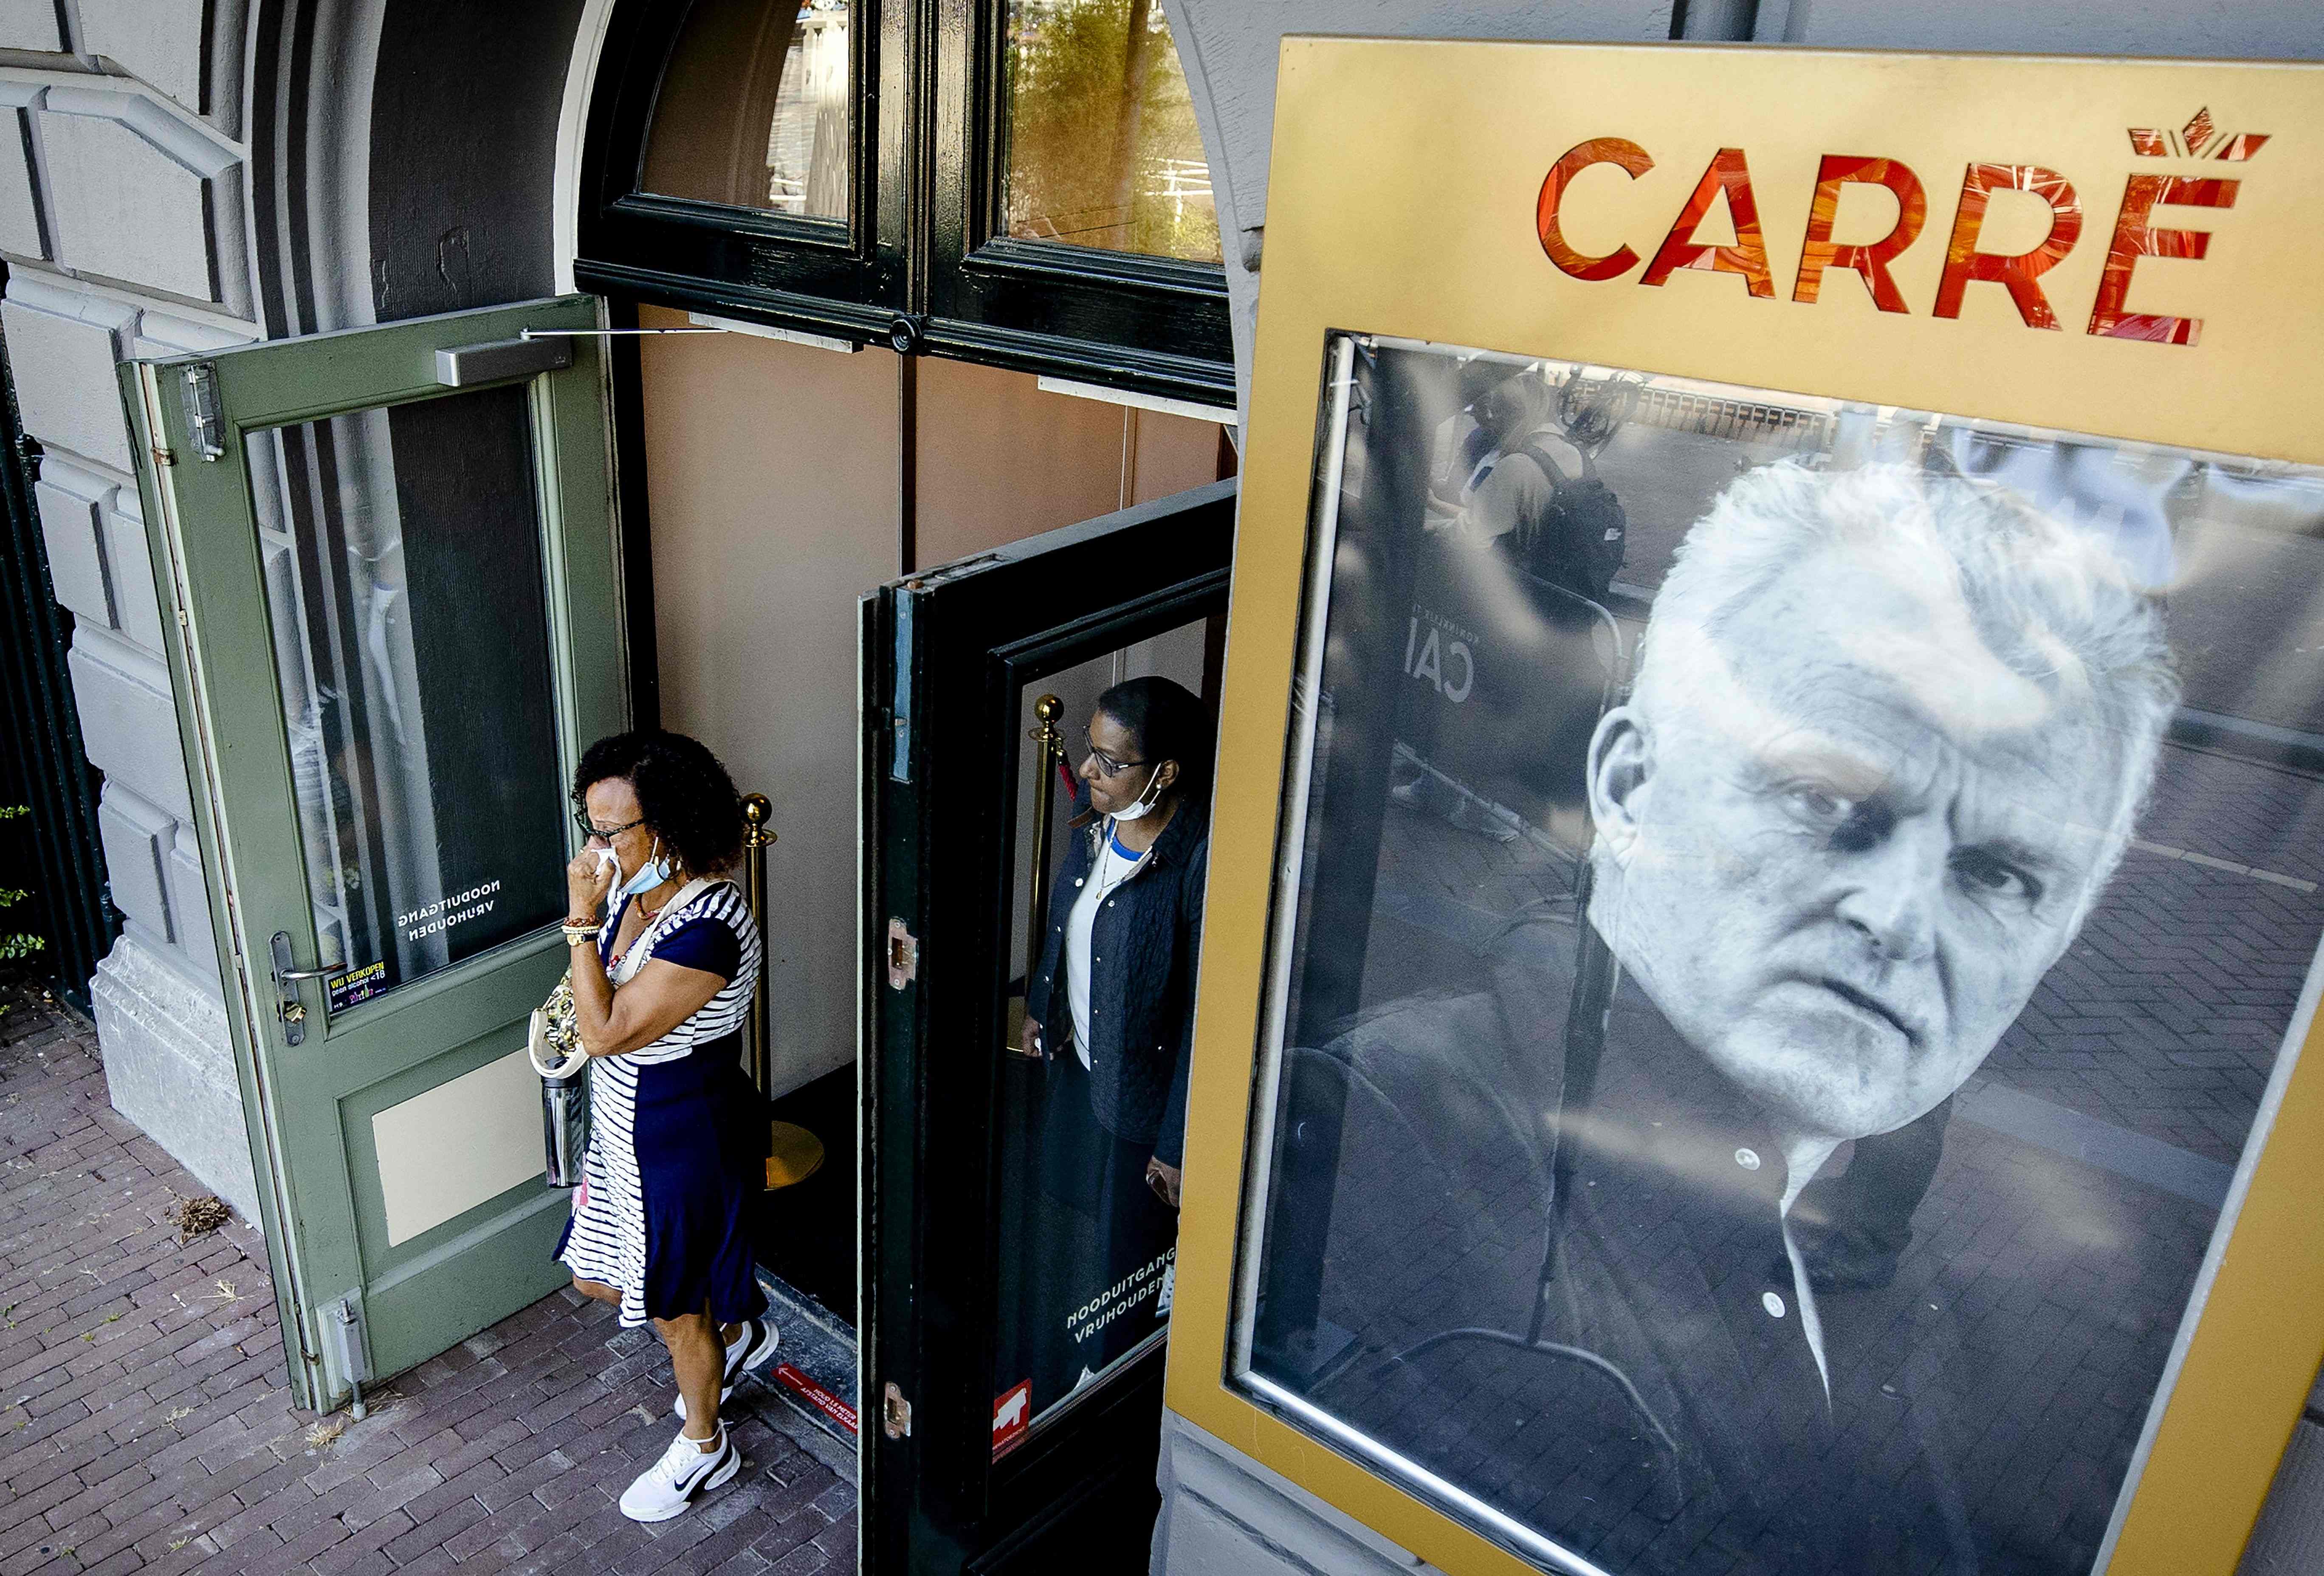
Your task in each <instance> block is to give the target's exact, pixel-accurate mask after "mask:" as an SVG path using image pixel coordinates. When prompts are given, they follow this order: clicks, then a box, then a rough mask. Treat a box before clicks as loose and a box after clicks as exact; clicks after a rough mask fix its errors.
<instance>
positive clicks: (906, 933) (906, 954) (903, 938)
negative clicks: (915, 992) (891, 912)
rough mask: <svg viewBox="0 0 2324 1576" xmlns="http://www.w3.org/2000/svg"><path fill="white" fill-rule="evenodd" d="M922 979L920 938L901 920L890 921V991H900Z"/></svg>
mask: <svg viewBox="0 0 2324 1576" xmlns="http://www.w3.org/2000/svg"><path fill="white" fill-rule="evenodd" d="M919 977H920V938H919V937H918V936H917V935H913V934H912V933H911V931H910V929H909V928H908V927H907V926H905V924H904V922H903V921H902V920H900V919H890V920H889V921H888V989H890V991H900V990H902V989H903V988H904V987H905V986H907V985H908V984H910V983H911V982H913V981H915V980H917V979H918V978H919Z"/></svg>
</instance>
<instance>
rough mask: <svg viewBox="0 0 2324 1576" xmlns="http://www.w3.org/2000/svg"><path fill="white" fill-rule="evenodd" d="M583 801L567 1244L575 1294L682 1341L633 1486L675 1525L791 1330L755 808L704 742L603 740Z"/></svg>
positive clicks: (590, 755)
mask: <svg viewBox="0 0 2324 1576" xmlns="http://www.w3.org/2000/svg"><path fill="white" fill-rule="evenodd" d="M573 797H574V801H575V805H576V821H578V823H579V824H580V825H581V828H582V830H583V832H584V833H585V834H586V835H587V838H588V843H587V846H586V847H585V848H584V849H583V850H582V851H581V853H580V854H579V855H578V856H577V857H576V859H575V860H574V861H573V862H572V863H571V864H570V865H569V866H567V869H566V880H567V885H568V887H569V888H570V890H571V896H572V910H571V913H570V915H569V916H568V917H567V920H566V934H567V937H568V938H569V939H571V940H572V941H573V944H574V945H573V948H572V952H573V1004H574V1018H575V1021H576V1026H577V1028H578V1029H579V1031H580V1038H581V1044H582V1046H583V1047H584V1048H585V1049H586V1050H587V1051H588V1053H589V1055H590V1057H591V1058H592V1059H591V1061H590V1064H589V1126H590V1131H589V1147H588V1151H587V1153H586V1156H585V1157H584V1159H583V1162H582V1185H581V1186H580V1188H579V1189H577V1190H576V1193H575V1195H574V1210H573V1218H572V1220H571V1221H569V1222H567V1226H566V1229H565V1235H564V1237H563V1239H562V1240H560V1241H559V1242H558V1249H557V1251H558V1257H559V1258H562V1259H563V1260H564V1262H565V1263H566V1265H567V1267H570V1268H571V1270H572V1271H573V1284H574V1286H575V1287H576V1289H578V1290H579V1291H580V1292H582V1293H583V1294H584V1295H587V1296H591V1297H595V1298H596V1299H597V1300H599V1301H600V1302H604V1303H610V1304H613V1305H614V1306H615V1307H617V1308H618V1309H619V1310H620V1311H621V1313H620V1316H621V1322H622V1324H623V1325H625V1326H635V1325H639V1324H643V1323H648V1322H649V1321H650V1322H651V1323H652V1324H653V1326H654V1329H655V1330H656V1331H657V1332H659V1334H660V1336H661V1339H662V1342H663V1344H664V1345H666V1346H667V1347H669V1356H670V1362H671V1365H672V1367H673V1368H674V1369H676V1370H677V1375H678V1395H679V1403H678V1415H679V1417H680V1418H681V1419H683V1420H684V1422H683V1425H682V1426H681V1428H680V1429H679V1431H678V1437H677V1438H676V1439H674V1440H672V1441H671V1442H670V1444H669V1449H668V1450H667V1451H666V1452H663V1454H662V1457H661V1459H660V1460H659V1461H657V1462H655V1463H654V1464H653V1465H652V1466H650V1467H649V1468H647V1469H646V1470H645V1471H644V1472H642V1473H641V1474H640V1475H639V1477H638V1479H637V1480H636V1481H635V1482H633V1483H632V1484H631V1485H630V1488H629V1490H628V1491H627V1492H626V1493H624V1494H623V1495H622V1513H623V1514H624V1515H626V1516H630V1517H631V1518H632V1520H636V1521H666V1520H668V1519H669V1518H670V1517H671V1516H677V1515H678V1514H679V1513H680V1512H682V1511H684V1510H685V1509H686V1508H687V1506H688V1505H689V1504H691V1503H692V1502H693V1501H694V1499H695V1498H696V1496H698V1495H699V1494H701V1493H703V1492H704V1491H705V1490H707V1489H710V1488H716V1487H718V1486H719V1485H720V1484H721V1483H724V1482H725V1481H726V1480H727V1479H730V1478H732V1477H733V1475H734V1473H735V1471H736V1470H738V1469H739V1468H740V1466H741V1465H742V1457H741V1454H740V1452H737V1451H736V1450H735V1449H734V1447H733V1443H732V1442H730V1441H729V1440H728V1439H727V1437H726V1431H725V1429H724V1427H723V1426H721V1424H720V1422H719V1417H718V1406H719V1403H720V1402H721V1401H723V1400H724V1398H725V1397H726V1396H727V1395H728V1394H730V1393H731V1392H732V1391H733V1383H734V1378H735V1376H736V1375H737V1374H738V1373H739V1372H741V1371H742V1369H746V1368H747V1369H755V1368H757V1367H759V1366H760V1365H761V1364H762V1363H764V1362H765V1360H766V1359H767V1358H768V1356H769V1355H770V1354H771V1353H772V1352H773V1350H774V1349H775V1342H776V1340H777V1335H776V1332H775V1328H774V1326H773V1324H772V1323H770V1322H769V1321H768V1320H767V1319H766V1318H765V1317H764V1314H765V1313H766V1310H767V1302H766V1298H765V1296H764V1295H762V1294H761V1292H760V1290H759V1283H758V1276H757V1275H756V1274H755V1273H754V1271H753V1269H752V1224H753V1221H752V1216H753V1213H754V1212H755V1209H756V1207H757V1203H758V1200H759V1195H760V1194H761V1190H762V1188H763V1186H764V1171H763V1165H764V1147H765V1146H764V1143H763V1139H764V1138H765V1128H764V1124H763V1122H762V1121H761V1120H758V1114H759V1112H760V1110H761V1102H760V1101H759V1098H758V1092H757V1091H756V1090H755V1089H753V1088H752V1085H751V1083H750V1081H749V1079H748V1078H747V1076H745V1074H743V1072H742V1027H743V1020H744V1018H745V1016H746V1015H747V1013H748V1012H749V1009H750V1005H751V992H752V991H753V990H754V989H755V988H756V987H757V985H758V982H759V963H760V947H759V935H758V928H757V926H754V925H752V923H751V917H750V912H749V910H748V909H747V908H745V906H744V904H743V901H742V893H741V892H739V891H738V890H736V889H735V887H734V884H733V882H732V881H730V880H726V879H725V875H724V872H725V871H727V870H729V869H730V868H731V867H732V866H733V863H734V862H735V860H736V859H737V858H739V857H740V855H741V853H742V808H741V801H740V799H739V798H738V797H737V796H736V795H735V792H734V784H733V779H731V778H729V777H728V776H727V774H726V769H725V768H724V767H723V766H721V765H720V764H719V763H718V759H717V757H715V755H713V754H711V752H710V751H708V750H706V749H705V748H704V747H703V746H702V745H701V744H699V743H698V742H696V741H694V740H692V739H688V738H686V737H684V736H683V735H681V734H677V733H622V734H618V735H616V736H614V737H613V738H610V739H602V740H600V741H598V742H596V743H595V744H593V745H591V746H590V747H589V750H588V751H587V752H586V754H584V755H583V756H582V758H581V765H580V770H578V771H577V772H576V773H575V775H574V785H573ZM608 899H611V903H610V906H609V905H608Z"/></svg>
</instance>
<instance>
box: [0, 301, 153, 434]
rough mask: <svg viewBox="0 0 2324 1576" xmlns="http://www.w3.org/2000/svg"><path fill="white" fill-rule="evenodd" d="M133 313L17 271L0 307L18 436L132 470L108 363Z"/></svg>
mask: <svg viewBox="0 0 2324 1576" xmlns="http://www.w3.org/2000/svg"><path fill="white" fill-rule="evenodd" d="M136 320H137V312H136V309H134V307H126V306H124V305H122V304H121V303H120V302H118V301H112V300H106V299H105V298H103V297H101V296H94V295H90V294H88V293H87V292H86V291H83V290H72V289H69V288H68V287H66V286H63V285H60V284H58V283H56V282H54V281H51V280H49V279H46V278H42V277H40V276H38V275H34V274H32V273H28V272H17V273H14V274H13V275H11V276H10V278H9V281H8V299H7V300H6V302H5V304H0V329H5V333H6V334H7V336H8V355H9V360H10V362H11V363H12V364H14V367H15V369H16V401H17V404H18V407H19V408H20V410H22V412H23V421H24V430H25V431H27V432H29V433H31V434H32V436H33V437H34V438H39V439H40V440H41V441H42V443H47V444H53V445H55V446H56V447H60V448H65V449H69V450H71V451H72V452H73V453H74V454H77V455H80V456H84V457H85V458H88V459H92V460H95V461H97V463H98V464H100V465H111V466H112V467H114V468H115V470H118V471H122V472H124V473H125V472H127V471H129V470H130V468H131V462H130V453H129V432H128V429H127V427H126V426H125V425H124V422H123V420H122V415H121V394H120V391H119V389H118V388H116V387H115V383H114V381H113V364H114V362H115V359H116V358H117V357H118V356H119V355H120V351H121V335H122V333H123V332H124V330H125V329H127V328H128V327H130V325H132V324H133V323H134V322H136Z"/></svg>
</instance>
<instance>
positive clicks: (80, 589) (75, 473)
mask: <svg viewBox="0 0 2324 1576" xmlns="http://www.w3.org/2000/svg"><path fill="white" fill-rule="evenodd" d="M114 492H115V488H114V486H113V484H112V483H110V482H107V481H106V480H104V479H103V478H101V477H98V476H94V475H89V474H88V472H87V471H80V470H76V469H74V468H73V467H72V466H70V465H64V464H61V463H60V462H57V461H54V460H51V461H48V462H46V463H44V464H43V465H42V466H41V477H40V480H39V481H37V482H35V483H33V484H32V496H33V499H34V501H35V502H37V503H38V504H39V506H40V511H41V539H42V542H43V543H45V544H46V545H47V548H48V551H49V585H50V587H51V589H52V590H53V591H54V592H55V593H56V598H57V601H58V602H59V603H60V604H63V605H64V606H66V607H69V608H70V609H71V610H72V612H73V615H74V616H75V617H76V618H80V619H85V620H87V621H88V622H91V623H95V624H97V625H99V626H101V627H103V628H106V629H110V628H112V627H113V622H114V615H113V594H112V592H111V591H110V590H109V589H108V586H107V576H106V565H105V558H106V542H105V533H104V517H105V512H106V508H107V507H108V506H109V505H110V504H111V503H112V502H113V496H114Z"/></svg>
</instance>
